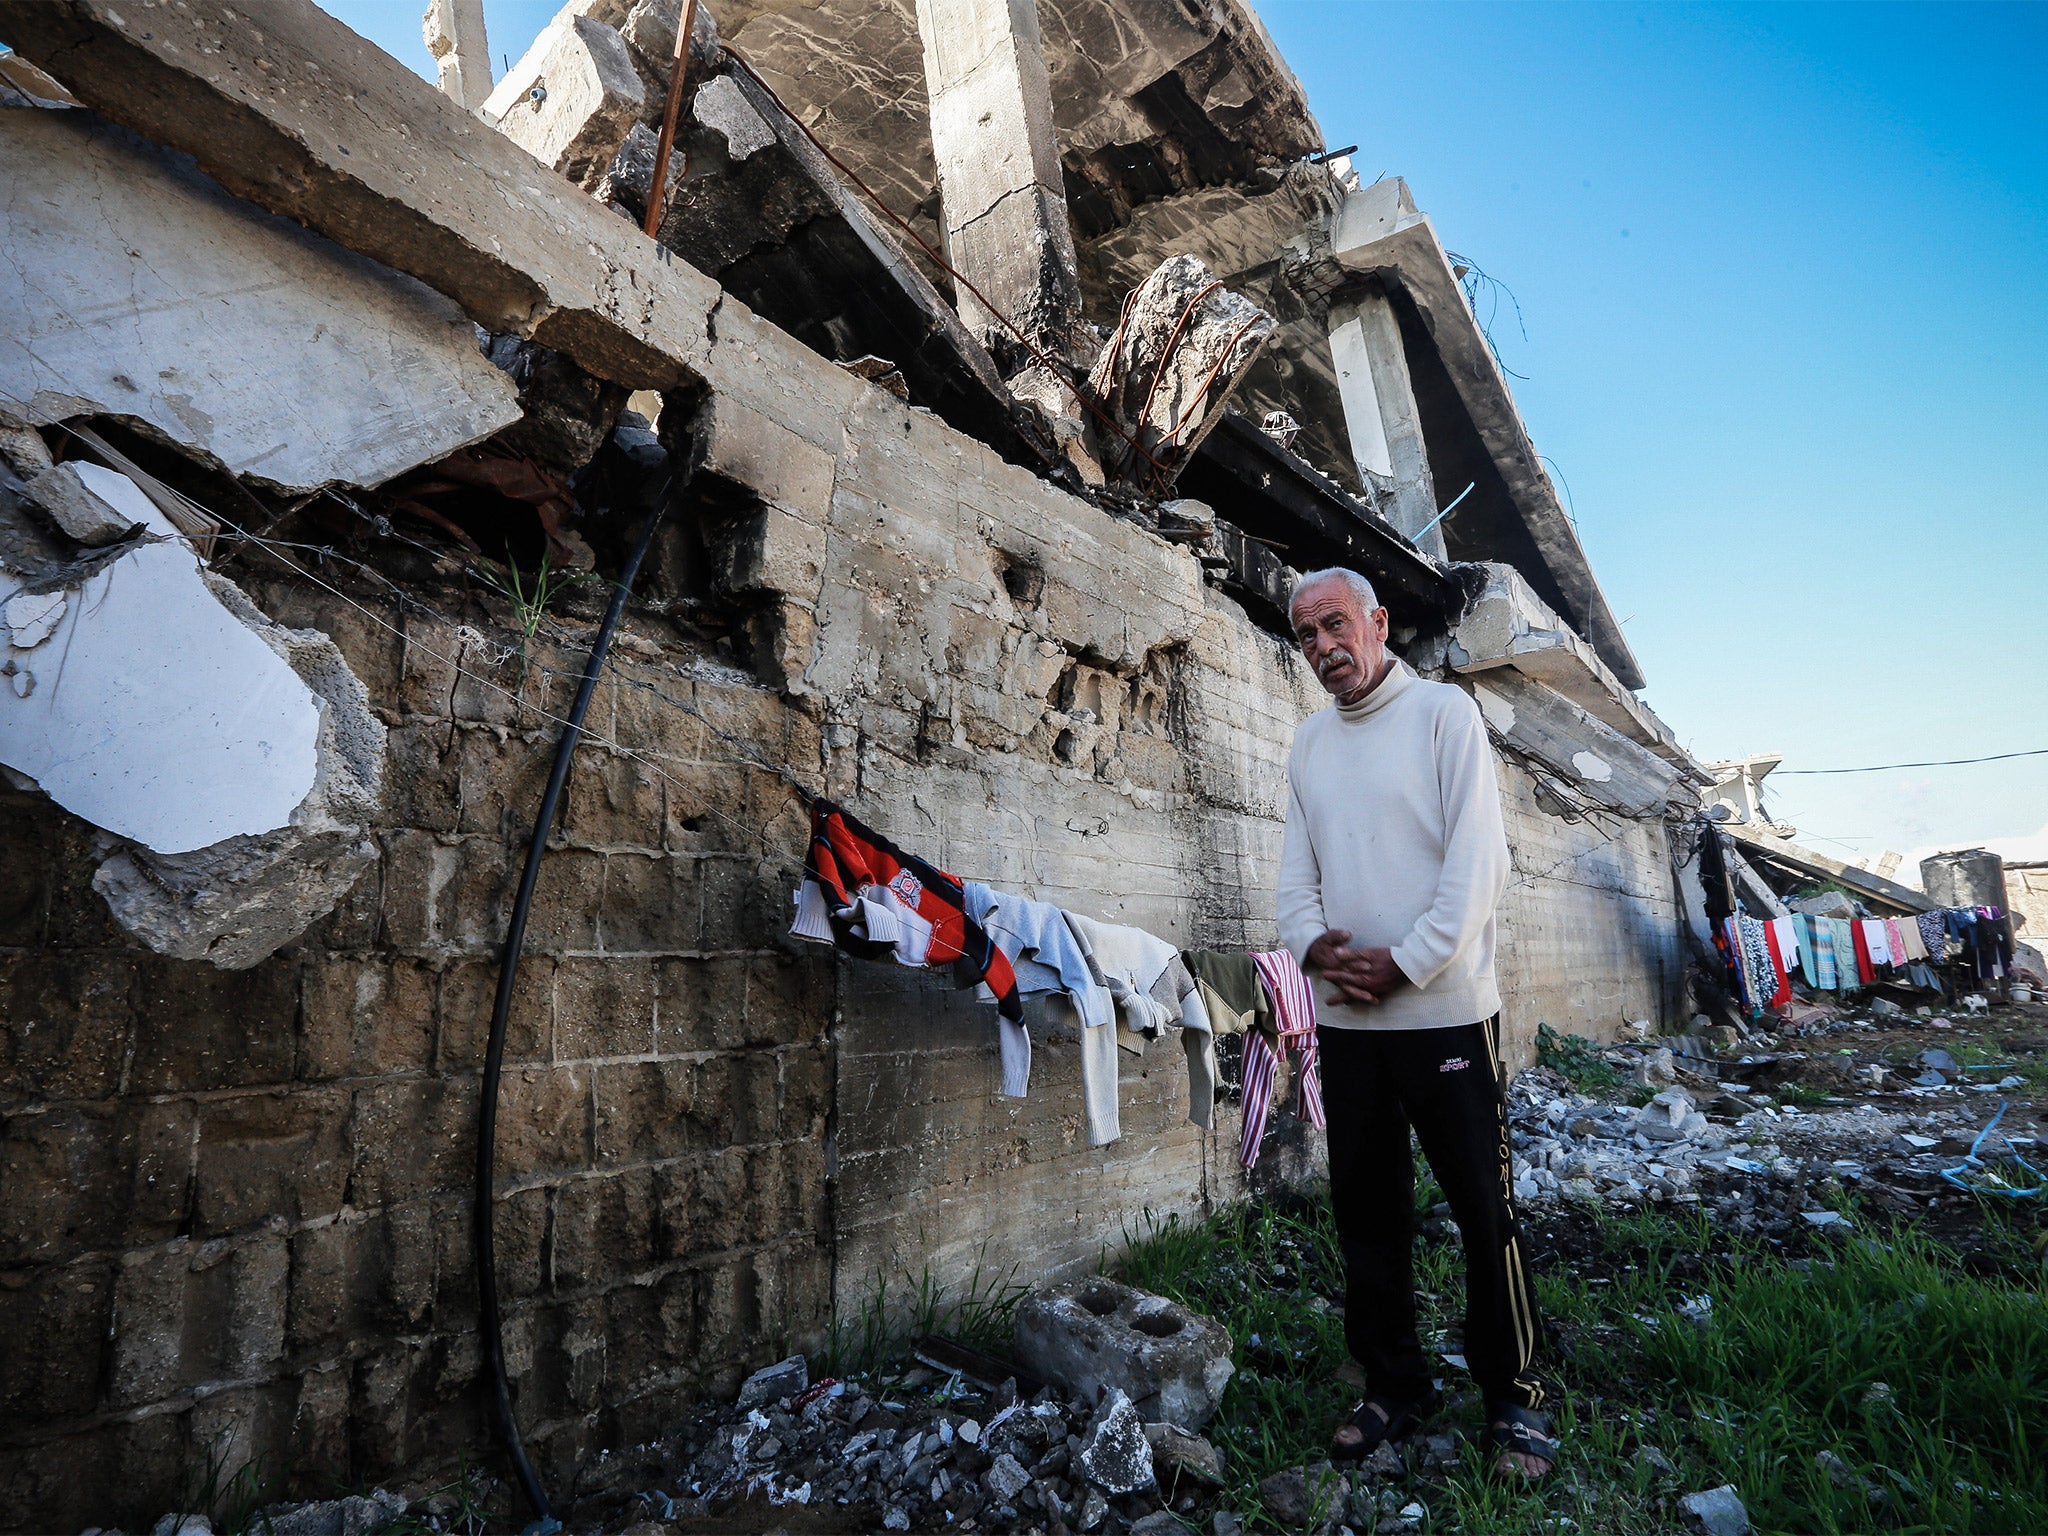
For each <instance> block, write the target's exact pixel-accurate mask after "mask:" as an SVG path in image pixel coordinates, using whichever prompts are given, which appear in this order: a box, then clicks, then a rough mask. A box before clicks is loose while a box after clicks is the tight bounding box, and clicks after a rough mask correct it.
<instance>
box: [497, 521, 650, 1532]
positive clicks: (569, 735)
mask: <svg viewBox="0 0 2048 1536" xmlns="http://www.w3.org/2000/svg"><path fill="white" fill-rule="evenodd" d="M668 503H669V493H668V488H667V487H664V488H663V490H662V494H661V496H660V497H659V498H658V500H657V501H656V504H655V509H654V514H653V516H651V517H650V518H648V520H647V531H646V532H645V533H643V534H641V535H640V542H639V544H638V545H637V546H635V548H634V550H633V556H632V558H631V559H630V560H628V561H627V562H626V568H625V570H624V571H622V572H620V573H619V579H618V581H617V583H616V584H615V585H614V586H613V587H612V600H611V605H610V606H609V607H607V608H606V609H605V611H604V623H603V624H601V625H600V626H598V631H597V643H596V644H594V645H593V646H592V647H591V648H590V660H589V661H588V662H586V663H585V664H584V668H583V682H582V685H581V686H580V687H578V688H577V690H576V702H575V703H574V704H572V705H570V707H569V718H568V721H567V722H566V723H565V724H564V725H563V727H562V739H561V741H560V742H559V743H558V744H557V745H556V747H555V768H554V772H553V773H551V774H549V775H548V787H547V792H546V793H545V794H543V795H542V796H541V797H540V811H539V813H538V814H537V815H536V816H535V817H534V820H533V841H532V842H530V843H529V844H527V848H526V869H525V870H524V872H523V873H521V875H520V877H519V894H518V896H517V897H516V898H515V899H514V900H513V903H512V921H511V923H510V925H509V926H508V927H507V928H506V930H505V948H504V950H503V952H502V953H501V955H500V956H499V959H498V1000H497V1002H496V1004H495V1005H494V1006H493V1007H492V1009H491V1038H490V1044H489V1045H488V1046H487V1047H486V1048H485V1050H484V1083H483V1105H482V1110H481V1113H480V1114H479V1115H478V1117H477V1128H476V1204H475V1209H474V1212H473V1214H472V1217H471V1221H472V1224H473V1225H474V1227H475V1229H476V1230H475V1238H476V1284H477V1291H478V1298H479V1314H480V1315H479V1318H478V1332H479V1333H480V1334H481V1335H482V1337H483V1347H484V1367H485V1369H486V1370H488V1371H489V1372H490V1378H491V1406H492V1409H493V1410H494V1412H495V1414H496V1417H497V1421H498V1434H499V1437H500V1438H501V1439H503V1440H504V1442H505V1454H506V1455H508V1456H510V1457H511V1458H512V1469H513V1471H515V1472H516V1473H518V1475H519V1485H520V1487H521V1488H523V1489H524V1490H525V1492H526V1502H527V1503H528V1504H531V1505H532V1506H533V1512H534V1514H536V1515H537V1516H539V1517H540V1519H542V1520H544V1521H546V1520H553V1519H554V1518H555V1511H554V1506H553V1505H552V1504H550V1503H549V1502H548V1495H547V1490H546V1489H545V1488H543V1487H541V1484H540V1474H539V1473H538V1472H536V1471H534V1469H533V1463H532V1462H531V1461H529V1460H528V1459H527V1456H526V1443H525V1441H523V1440H522V1439H521V1438H520V1436H519V1421H518V1419H517V1418H516V1417H515V1416H514V1415H513V1412H512V1384H511V1382H510V1381H509V1380H507V1379H506V1376H505V1337H504V1314H503V1312H502V1311H501V1310H500V1308H499V1306H498V1252H497V1236H496V1231H495V1227H494V1221H495V1210H494V1206H493V1202H492V1199H491V1188H492V1185H493V1183H494V1182H495V1178H496V1175H495V1172H494V1167H493V1165H494V1164H495V1162H496V1156H497V1139H498V1079H499V1077H500V1075H501V1074H502V1073H503V1071H504V1066H505V1024H506V1020H507V1018H508V1017H509V1016H510V1014H511V1011H512V984H513V981H514V980H515V978H516V977H517V976H518V973H519V952H520V950H521V948H522V947H523V946H524V944H525V942H526V919H527V914H528V912H529V911H530V910H531V909H532V906H533V888H534V886H535V885H536V884H537V883H538V882H539V880H540V861H541V856H542V855H543V854H544V853H545V852H546V851H547V843H548V833H549V832H550V831H551V830H552V829H553V827H554V822H555V811H556V808H557V806H559V805H560V803H561V799H562V786H563V784H564V783H566V782H567V780H568V777H569V760H570V758H571V757H573V756H574V755H575V753H576V743H577V742H578V741H579V740H580V739H581V738H582V736H583V715H584V712H585V711H586V710H588V709H589V708H590V696H591V694H592V693H594V692H595V691H596V690H597V675H598V673H599V672H600V671H601V670H602V669H603V667H604V659H605V656H606V654H607V653H608V652H609V651H610V650H611V648H612V632H613V631H614V630H616V629H617V628H618V627H619V615H620V614H621V613H623V612H624V611H625V607H626V595H627V593H628V592H630V591H631V590H632V586H633V578H634V577H635V576H637V575H639V573H640V562H641V561H642V560H643V559H644V558H646V555H647V547H648V546H649V545H650V544H652V543H653V542H654V532H655V530H656V529H657V528H659V527H660V526H661V520H662V518H663V517H664V516H665V515H666V514H667V511H668Z"/></svg>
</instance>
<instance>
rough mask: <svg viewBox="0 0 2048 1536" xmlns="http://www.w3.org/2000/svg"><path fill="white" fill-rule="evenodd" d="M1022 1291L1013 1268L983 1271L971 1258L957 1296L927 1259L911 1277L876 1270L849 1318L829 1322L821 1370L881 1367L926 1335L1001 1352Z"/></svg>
mask: <svg viewBox="0 0 2048 1536" xmlns="http://www.w3.org/2000/svg"><path fill="white" fill-rule="evenodd" d="M1028 1290H1029V1287H1028V1286H1025V1285H1022V1284H1020V1283H1018V1281H1017V1269H1016V1266H1015V1265H1012V1266H1010V1268H1008V1269H1006V1270H1001V1271H989V1270H985V1269H984V1268H983V1267H982V1265H981V1264H978V1263H977V1264H976V1265H975V1266H974V1272H973V1273H972V1274H971V1275H969V1276H968V1279H967V1283H966V1285H965V1286H964V1287H963V1288H961V1290H960V1291H959V1292H958V1293H954V1292H950V1291H948V1290H947V1289H946V1287H945V1286H943V1285H941V1284H940V1283H939V1282H938V1280H936V1279H935V1278H934V1277H933V1275H932V1271H931V1266H930V1265H929V1264H927V1265H926V1266H925V1267H924V1268H923V1269H922V1270H921V1271H920V1272H919V1273H917V1274H915V1275H912V1274H910V1273H909V1272H908V1271H905V1272H904V1273H902V1274H900V1275H898V1276H897V1278H896V1280H895V1281H894V1282H893V1283H892V1282H891V1281H890V1279H889V1277H888V1276H887V1275H886V1274H884V1273H882V1272H881V1271H879V1270H878V1271H876V1272H875V1273H874V1274H873V1275H872V1276H871V1277H870V1281H869V1285H868V1290H867V1294H866V1295H864V1296H862V1297H861V1300H860V1304H859V1307H858V1308H857V1310H856V1311H855V1313H854V1315H853V1316H852V1317H851V1318H850V1319H846V1320H843V1321H842V1320H839V1319H834V1321H833V1324H832V1331H831V1334H830V1337H829V1339H828V1341H827V1343H826V1348H825V1359H824V1372H823V1374H825V1375H831V1376H852V1375H857V1374H859V1373H861V1372H865V1371H876V1370H882V1369H884V1368H885V1367H887V1366H889V1365H890V1364H891V1363H892V1362H896V1361H899V1360H900V1359H901V1358H902V1357H903V1356H904V1355H905V1354H906V1352H907V1351H908V1349H909V1347H910V1346H911V1345H912V1344H914V1343H915V1342H916V1341H917V1340H918V1339H920V1338H923V1337H924V1336H925V1335H926V1334H938V1335H941V1336H942V1337H945V1338H950V1339H957V1340H958V1341H959V1342H960V1343H962V1344H965V1345H967V1346H968V1347H969V1348H970V1349H980V1350H985V1351H987V1352H989V1353H991V1354H995V1355H998V1356H1002V1355H1007V1354H1008V1353H1009V1352H1010V1331H1011V1323H1012V1320H1013V1319H1014V1318H1015V1316H1016V1312H1017V1303H1018V1302H1019V1301H1021V1300H1023V1298H1024V1296H1025V1294H1026V1292H1027V1291H1028Z"/></svg>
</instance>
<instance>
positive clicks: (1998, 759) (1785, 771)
mask: <svg viewBox="0 0 2048 1536" xmlns="http://www.w3.org/2000/svg"><path fill="white" fill-rule="evenodd" d="M2015 757H2048V747H2034V748H2032V749H2031V750H2029V751H2026V752H1994V753H1993V754H1992V755H1991V756H1989V757H1945V758H1942V759H1940V760H1939V761H1938V762H1932V763H1879V764H1877V765H1876V766H1875V767H1872V768H1780V769H1778V770H1777V774H1778V777H1779V778H1781V779H1782V778H1790V777H1791V776H1792V775H1793V774H1816V773H1891V772H1892V771H1893V770H1895V769H1899V768H1964V767H1968V766H1969V765H1970V764H1971V763H2003V762H2008V761H2010V760H2011V759H2013V758H2015Z"/></svg>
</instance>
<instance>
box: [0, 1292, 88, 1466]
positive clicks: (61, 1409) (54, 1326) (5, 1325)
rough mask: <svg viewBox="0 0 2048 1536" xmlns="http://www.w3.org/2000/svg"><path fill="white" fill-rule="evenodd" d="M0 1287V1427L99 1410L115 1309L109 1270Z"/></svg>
mask: <svg viewBox="0 0 2048 1536" xmlns="http://www.w3.org/2000/svg"><path fill="white" fill-rule="evenodd" d="M9 1282H10V1283H8V1284H5V1285H0V1337H4V1338H5V1339H7V1340H8V1345H7V1368H6V1369H5V1370H4V1371H0V1426H6V1427H10V1428H11V1427H15V1426H19V1427H22V1428H27V1427H30V1426H32V1425H35V1424H42V1423H48V1422H50V1421H53V1420H57V1419H63V1418H68V1417H70V1416H71V1415H73V1414H83V1413H88V1412H90V1411H91V1410H92V1409H93V1408H94V1407H95V1406H96V1404H97V1403H98V1400H99V1394H100V1373H101V1368H102V1354H103V1352H104V1350H105V1348H106V1343H107V1332H108V1326H107V1325H108V1323H109V1321H110V1319H111V1316H112V1312H113V1305H114V1269H113V1266H112V1265H111V1264H108V1263H106V1262H104V1261H96V1262H90V1263H84V1264H63V1265H54V1266H47V1267H44V1268H40V1269H33V1270H28V1271H26V1272H23V1273H20V1274H17V1275H12V1276H10V1277H9Z"/></svg>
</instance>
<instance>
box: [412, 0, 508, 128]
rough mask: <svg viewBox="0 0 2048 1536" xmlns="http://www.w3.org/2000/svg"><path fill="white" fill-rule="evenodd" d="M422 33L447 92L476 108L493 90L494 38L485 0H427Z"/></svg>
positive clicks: (440, 81)
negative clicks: (489, 29) (487, 28)
mask: <svg viewBox="0 0 2048 1536" xmlns="http://www.w3.org/2000/svg"><path fill="white" fill-rule="evenodd" d="M420 36H421V38H422V39H423V40H424V41H425V43H426V45H427V52H428V53H429V54H430V55H432V57H433V60H434V71H435V73H436V75H438V76H439V79H438V81H437V82H436V83H437V84H439V86H440V87H441V90H442V92H443V93H444V94H446V95H449V96H452V97H454V98H455V99H456V100H457V101H459V102H461V103H462V105H463V106H465V107H467V108H468V109H469V110H470V111H472V112H474V111H476V110H477V108H479V107H481V106H482V105H483V104H484V103H485V101H487V100H489V98H490V94H491V42H490V37H489V35H488V34H487V33H486V32H485V30H484V0H427V13H426V15H425V16H424V17H422V18H421V20H420Z"/></svg>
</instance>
